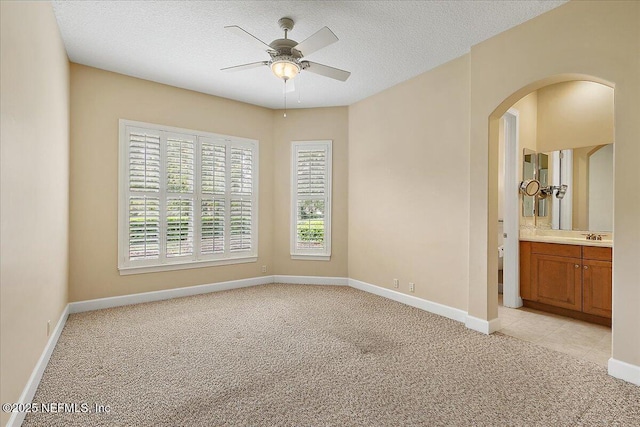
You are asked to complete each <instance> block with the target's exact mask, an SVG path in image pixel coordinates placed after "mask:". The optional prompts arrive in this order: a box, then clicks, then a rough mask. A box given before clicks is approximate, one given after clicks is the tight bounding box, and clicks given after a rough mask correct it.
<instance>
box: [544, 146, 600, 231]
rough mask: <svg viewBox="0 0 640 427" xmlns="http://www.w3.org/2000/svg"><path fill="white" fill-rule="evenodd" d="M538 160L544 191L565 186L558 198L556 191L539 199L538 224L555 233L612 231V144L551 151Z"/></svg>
mask: <svg viewBox="0 0 640 427" xmlns="http://www.w3.org/2000/svg"><path fill="white" fill-rule="evenodd" d="M537 160H538V162H539V170H540V173H539V178H538V179H539V180H540V181H541V182H540V184H541V185H542V187H543V188H544V187H545V186H560V187H561V186H563V185H566V186H567V187H566V193H565V195H564V197H563V198H561V199H559V198H558V197H557V195H556V194H557V191H553V192H552V193H551V194H550V195H547V196H546V197H544V198H541V197H538V202H537V208H538V212H537V213H536V214H537V215H538V217H539V219H538V221H537V222H538V224H545V223H546V224H548V226H549V227H550V228H552V229H556V230H558V229H560V230H582V231H608V232H611V231H613V144H605V145H596V146H589V147H580V148H573V149H568V150H557V151H552V152H548V153H543V154H539V155H538V159H537ZM545 161H546V167H545ZM544 180H546V182H544V183H543V181H544Z"/></svg>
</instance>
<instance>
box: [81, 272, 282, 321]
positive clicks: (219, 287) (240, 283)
mask: <svg viewBox="0 0 640 427" xmlns="http://www.w3.org/2000/svg"><path fill="white" fill-rule="evenodd" d="M269 283H273V276H262V277H252V278H250V279H240V280H231V281H228V282H219V283H210V284H206V285H197V286H187V287H184V288H174V289H165V290H162V291H153V292H144V293H140V294H131V295H122V296H118V297H109V298H99V299H92V300H87V301H78V302H71V303H69V313H81V312H83V311H92V310H100V309H103V308H111V307H120V306H123V305H131V304H141V303H145V302H153V301H162V300H167V299H171V298H181V297H188V296H192V295H200V294H208V293H210V292H219V291H227V290H230V289H238V288H246V287H249V286H257V285H266V284H269Z"/></svg>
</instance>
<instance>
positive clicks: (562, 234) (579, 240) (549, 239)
mask: <svg viewBox="0 0 640 427" xmlns="http://www.w3.org/2000/svg"><path fill="white" fill-rule="evenodd" d="M587 233H588V232H587V231H580V232H575V231H561V230H533V231H529V230H526V231H525V230H520V240H522V241H525V242H542V243H558V244H561V245H580V246H599V247H604V248H612V247H613V240H612V234H611V233H595V234H603V236H604V240H587V238H586V237H585V236H584V235H585V234H587Z"/></svg>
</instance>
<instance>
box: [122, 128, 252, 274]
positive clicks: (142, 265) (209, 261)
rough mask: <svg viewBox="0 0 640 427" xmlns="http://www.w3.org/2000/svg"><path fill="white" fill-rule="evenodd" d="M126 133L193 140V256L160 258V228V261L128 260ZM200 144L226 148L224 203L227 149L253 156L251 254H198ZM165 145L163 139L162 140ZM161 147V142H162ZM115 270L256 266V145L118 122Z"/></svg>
mask: <svg viewBox="0 0 640 427" xmlns="http://www.w3.org/2000/svg"><path fill="white" fill-rule="evenodd" d="M128 129H138V130H140V129H146V130H150V131H154V132H163V133H166V134H172V133H173V134H179V135H189V136H193V137H194V139H195V144H194V155H195V165H194V193H193V200H194V208H193V222H194V233H193V234H194V237H193V239H194V243H193V255H188V256H180V257H175V258H171V259H167V258H166V256H163V255H164V254H165V251H166V244H167V242H166V235H165V234H166V230H163V226H161V232H160V254H161V255H160V257H159V259H157V260H134V261H130V260H129V195H130V192H129V140H128V138H127V135H128ZM161 140H162V138H161ZM201 140H206V141H207V142H211V141H213V142H219V143H223V144H225V145H226V146H227V150H226V156H227V169H226V174H227V179H226V181H225V182H226V185H227V190H226V192H225V200H231V197H237V195H236V196H234V195H233V194H232V193H231V191H230V180H229V178H230V177H229V175H230V163H229V159H230V152H231V150H230V148H231V147H232V146H234V147H244V148H250V149H251V150H252V151H253V152H252V156H253V159H254V161H253V163H252V184H253V186H252V195H251V201H252V205H251V237H252V240H251V243H252V244H251V250H248V251H241V252H236V253H233V252H230V251H229V246H228V244H225V253H223V254H205V255H203V254H201V253H200V232H201V227H200V221H201V201H202V199H203V194H202V188H201V175H200V171H201ZM165 141H166V139H165ZM161 144H162V142H161ZM163 153H166V147H165V148H164V151H163V150H162V148H161V159H160V162H161V174H160V179H161V186H160V191H159V192H158V197H159V198H160V204H161V206H163V205H164V204H165V203H166V199H167V191H166V179H167V177H166V156H165V155H164V154H163ZM118 157H119V158H118V270H119V272H120V275H129V274H140V273H152V272H159V271H171V270H182V269H190V268H201V267H211V266H217V265H228V264H242V263H250V262H257V260H258V191H259V188H258V187H259V186H258V177H259V176H260V174H259V163H260V162H259V141H257V140H254V139H248V138H241V137H236V136H228V135H219V134H215V133H210V132H204V131H195V130H190V129H183V128H177V127H172V126H164V125H159V124H153V123H144V122H138V121H132V120H125V119H120V120H119V156H118ZM229 217H230V204H229V203H226V207H225V227H229V226H230V221H229ZM164 218H165V212H164V210H163V209H162V208H161V209H160V221H161V224H163V223H164V222H163V221H164V220H163V219H164ZM228 240H229V235H228V233H225V241H226V243H228Z"/></svg>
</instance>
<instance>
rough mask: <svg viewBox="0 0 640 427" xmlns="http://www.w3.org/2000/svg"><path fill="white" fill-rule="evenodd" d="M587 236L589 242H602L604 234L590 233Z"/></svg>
mask: <svg viewBox="0 0 640 427" xmlns="http://www.w3.org/2000/svg"><path fill="white" fill-rule="evenodd" d="M586 236H587V240H602V234H596V233H589V234H587V235H586Z"/></svg>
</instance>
